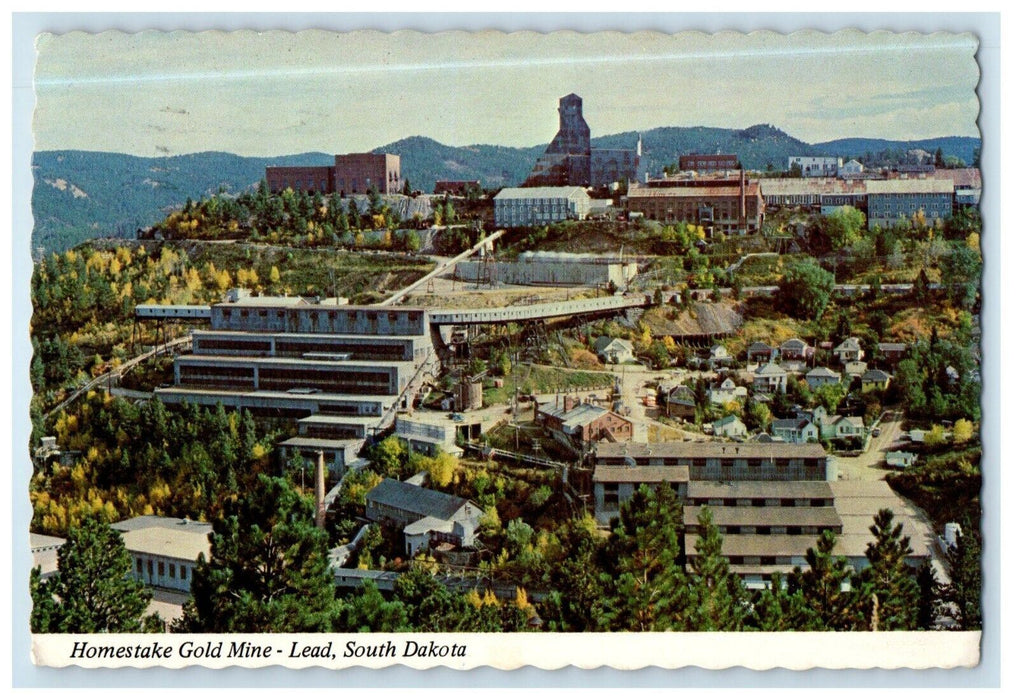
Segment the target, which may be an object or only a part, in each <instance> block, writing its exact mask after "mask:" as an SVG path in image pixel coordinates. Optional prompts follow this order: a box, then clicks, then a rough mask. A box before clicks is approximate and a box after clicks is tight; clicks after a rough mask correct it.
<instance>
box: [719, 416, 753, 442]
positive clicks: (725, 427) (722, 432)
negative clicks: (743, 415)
mask: <svg viewBox="0 0 1019 700" xmlns="http://www.w3.org/2000/svg"><path fill="white" fill-rule="evenodd" d="M711 425H712V427H713V428H714V435H715V436H716V437H727V438H730V439H733V440H736V439H739V440H742V439H746V437H747V426H746V425H744V423H743V421H741V420H740V419H739V418H737V417H736V416H725V417H724V418H719V419H718V420H716V421H715V422H714V423H712V424H711Z"/></svg>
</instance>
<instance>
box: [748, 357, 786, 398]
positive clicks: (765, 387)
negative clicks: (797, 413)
mask: <svg viewBox="0 0 1019 700" xmlns="http://www.w3.org/2000/svg"><path fill="white" fill-rule="evenodd" d="M788 377H789V373H788V372H786V371H785V370H784V369H782V368H781V367H779V366H778V365H776V364H774V363H772V362H769V363H768V364H766V365H761V366H760V367H758V368H757V370H756V371H755V372H754V388H755V389H759V390H761V391H765V392H768V393H770V394H775V393H778V394H784V393H785V389H786V382H787V380H788Z"/></svg>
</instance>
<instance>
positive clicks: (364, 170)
mask: <svg viewBox="0 0 1019 700" xmlns="http://www.w3.org/2000/svg"><path fill="white" fill-rule="evenodd" d="M265 181H266V183H267V184H268V186H269V189H270V190H271V191H272V192H280V191H282V190H285V189H287V188H288V187H289V188H290V189H292V190H295V191H303V192H320V193H322V194H332V193H333V192H339V193H342V194H365V193H367V192H368V191H369V190H370V189H371V188H372V187H373V186H374V187H375V189H376V190H378V192H379V194H398V193H399V192H400V190H401V189H402V188H403V180H402V179H401V177H400V156H397V155H392V154H391V153H348V154H346V155H337V156H336V159H335V163H334V164H333V165H332V166H328V165H323V166H287V167H267V168H266V169H265Z"/></svg>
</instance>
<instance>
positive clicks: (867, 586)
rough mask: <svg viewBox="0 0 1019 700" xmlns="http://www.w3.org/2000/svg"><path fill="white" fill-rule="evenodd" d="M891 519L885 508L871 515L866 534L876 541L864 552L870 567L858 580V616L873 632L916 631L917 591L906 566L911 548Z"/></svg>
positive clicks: (918, 589)
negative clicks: (859, 612)
mask: <svg viewBox="0 0 1019 700" xmlns="http://www.w3.org/2000/svg"><path fill="white" fill-rule="evenodd" d="M894 519H895V516H894V514H893V513H892V511H891V510H890V509H888V508H883V509H881V510H880V511H879V512H878V514H877V515H875V516H874V524H873V525H871V527H870V532H871V534H872V535H874V537H875V538H876V539H875V540H874V541H873V542H871V543H870V544H868V545H867V550H866V554H867V561H868V562H869V563H870V565H869V566H868V567H867V568H866V569H864V570H863V571H862V572H861V573H860V577H859V578H860V581H859V591H860V604H861V606H862V607H863V608H864V609H863V610H861V613H863V614H864V615H866V616H868V621H869V624H868V628H869V629H872V630H873V631H885V630H915V629H916V628H917V612H918V609H919V599H920V588H919V586H918V585H917V583H916V580H915V579H914V577H913V576H914V575H913V572H912V571H911V570H910V568H909V565H908V564H906V557H908V556H909V555H910V554H912V553H913V549H912V547H910V546H909V538H908V537H905V536H903V534H902V523H898V524H894V525H893V521H894Z"/></svg>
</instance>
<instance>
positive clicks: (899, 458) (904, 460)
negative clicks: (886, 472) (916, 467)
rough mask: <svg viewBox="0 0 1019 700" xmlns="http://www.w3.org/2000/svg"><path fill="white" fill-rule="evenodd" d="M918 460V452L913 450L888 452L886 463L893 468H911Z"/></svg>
mask: <svg viewBox="0 0 1019 700" xmlns="http://www.w3.org/2000/svg"><path fill="white" fill-rule="evenodd" d="M915 462H916V454H914V453H913V452H888V453H886V454H885V464H887V465H888V466H889V467H890V468H892V469H909V468H910V467H912V466H913V464H914V463H915Z"/></svg>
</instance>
